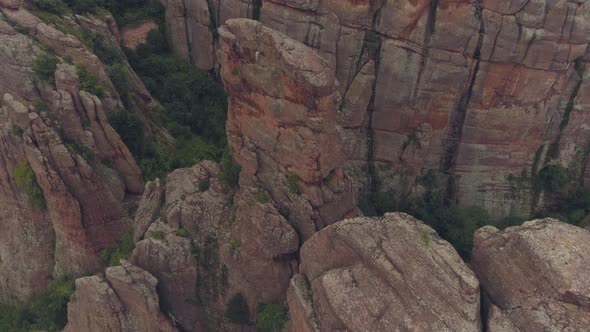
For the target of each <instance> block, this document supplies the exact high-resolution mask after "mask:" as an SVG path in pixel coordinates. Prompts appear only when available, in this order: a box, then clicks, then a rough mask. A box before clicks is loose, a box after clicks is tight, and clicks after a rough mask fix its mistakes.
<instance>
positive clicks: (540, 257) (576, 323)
mask: <svg viewBox="0 0 590 332" xmlns="http://www.w3.org/2000/svg"><path fill="white" fill-rule="evenodd" d="M588 253H590V232H588V231H586V230H584V229H582V228H578V227H575V226H571V225H567V224H564V223H561V222H558V221H557V220H554V219H541V220H534V221H528V222H526V223H524V224H523V225H522V226H517V227H511V228H508V229H506V230H505V231H498V230H497V229H496V228H494V227H491V226H486V227H484V228H481V229H479V230H478V231H477V233H476V236H475V246H474V250H473V261H472V263H473V267H474V269H475V271H476V273H477V276H478V277H479V279H480V281H481V284H482V288H483V289H484V291H485V292H486V293H487V295H488V296H489V302H490V303H489V306H488V307H489V313H488V315H487V316H488V320H487V322H486V324H487V326H488V331H539V330H544V331H583V330H585V329H587V327H588V324H589V323H590V311H589V309H590V280H588V278H586V277H584V276H586V275H588V273H589V272H590V271H589V269H590V264H589V263H588V259H589V256H588Z"/></svg>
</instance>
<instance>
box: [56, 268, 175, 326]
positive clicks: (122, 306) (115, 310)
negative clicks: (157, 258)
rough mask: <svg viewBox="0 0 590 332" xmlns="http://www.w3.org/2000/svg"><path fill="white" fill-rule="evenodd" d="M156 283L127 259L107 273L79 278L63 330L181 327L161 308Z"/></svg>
mask: <svg viewBox="0 0 590 332" xmlns="http://www.w3.org/2000/svg"><path fill="white" fill-rule="evenodd" d="M157 283H158V280H156V278H154V276H152V275H151V274H149V273H148V272H146V271H144V270H142V269H140V268H138V267H137V266H134V265H132V264H130V263H129V262H127V261H122V265H120V266H116V267H110V268H108V269H107V270H106V277H102V276H92V277H84V278H80V279H77V280H76V292H75V293H74V295H73V297H72V300H71V302H70V303H69V304H68V325H67V326H66V328H65V329H64V331H66V332H78V331H121V332H132V331H146V332H147V331H149V332H172V331H178V330H177V328H176V327H175V326H174V325H173V323H172V322H170V321H169V320H168V319H167V317H166V316H165V315H164V314H162V313H161V312H160V305H159V304H158V294H157V293H156V284H157Z"/></svg>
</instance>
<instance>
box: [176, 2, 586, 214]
mask: <svg viewBox="0 0 590 332" xmlns="http://www.w3.org/2000/svg"><path fill="white" fill-rule="evenodd" d="M211 3H212V6H210V7H209V8H210V9H211V10H212V11H213V13H212V14H213V15H210V16H212V17H215V18H217V22H216V23H217V26H221V25H223V24H224V23H225V22H226V21H227V20H228V19H231V18H238V17H244V18H246V17H247V18H255V19H258V20H259V21H260V22H262V23H263V24H265V25H266V26H268V27H270V28H272V29H274V30H276V31H280V32H283V33H285V34H286V35H288V36H289V37H291V38H293V39H295V40H298V41H300V42H302V43H305V44H306V45H308V46H309V47H311V48H314V49H316V50H317V51H318V53H319V54H320V55H321V56H322V57H323V58H324V59H325V60H326V65H327V67H328V68H329V71H330V73H331V74H333V75H334V76H335V77H336V78H337V80H338V81H339V83H340V85H339V86H338V91H339V92H340V93H341V95H342V96H344V98H342V102H341V103H340V104H339V105H338V106H339V108H340V110H341V112H340V113H339V115H338V120H339V121H340V123H341V124H342V125H343V126H344V127H345V128H347V130H346V134H347V135H346V137H347V144H348V146H347V149H346V150H345V153H346V161H347V163H346V169H347V171H348V173H349V174H350V175H351V176H352V177H353V178H354V179H355V180H356V182H357V183H358V184H359V185H361V186H362V187H365V188H367V189H368V190H371V191H372V190H382V191H386V190H393V191H395V192H397V193H398V195H401V196H402V197H401V198H404V196H406V195H409V194H410V193H412V192H415V189H416V187H417V186H418V184H417V182H419V181H416V179H417V178H419V177H420V176H421V175H423V174H425V173H426V172H427V171H428V170H432V171H436V172H441V173H443V174H448V175H452V176H450V177H449V180H448V181H449V184H448V185H447V186H448V187H449V193H451V195H452V196H453V197H451V198H452V199H454V200H456V201H458V202H459V204H462V205H465V206H467V205H474V204H477V205H481V206H483V207H485V208H487V209H488V210H489V211H490V212H491V214H492V215H493V216H494V217H497V218H498V217H503V216H506V215H508V214H516V215H522V216H528V215H529V214H530V213H531V210H532V209H533V210H534V209H535V208H536V207H537V206H538V205H543V204H546V203H544V202H542V201H540V200H538V197H537V193H536V192H535V190H536V189H535V188H533V184H532V182H531V181H530V179H531V178H532V177H534V176H535V175H536V174H537V172H538V171H539V170H540V169H541V168H543V166H545V165H547V164H549V163H559V164H561V165H562V166H564V167H566V168H570V169H576V172H573V173H572V181H573V182H575V183H577V184H581V183H582V181H585V180H584V179H587V178H588V174H590V173H588V171H584V169H586V170H588V169H590V168H589V167H586V166H587V165H586V164H587V162H585V160H586V159H588V158H585V157H584V156H586V154H587V149H586V148H585V147H586V145H587V143H588V140H589V138H590V136H589V132H588V130H587V129H585V128H587V127H588V125H587V124H588V117H587V116H586V115H585V112H583V111H582V112H572V110H573V109H576V110H583V109H585V108H586V107H585V105H586V104H587V101H586V94H585V93H584V92H583V91H585V90H584V88H583V87H584V86H585V85H586V84H587V79H585V76H586V75H585V74H584V73H585V72H586V71H585V67H586V65H585V61H586V59H587V45H588V42H589V41H590V27H589V26H588V24H587V23H585V22H587V21H588V20H589V18H590V16H589V15H590V11H589V10H588V7H589V5H588V4H586V3H584V2H567V1H562V2H559V3H552V2H548V1H542V0H540V1H529V2H525V1H516V2H515V1H512V2H510V1H495V2H492V1H455V2H448V1H426V0H424V1H409V0H395V1H383V2H374V1H352V0H347V1H292V0H262V1H251V0H248V1H244V0H224V1H219V4H218V3H217V1H211ZM181 16H182V15H181ZM185 21H186V27H187V29H188V30H190V29H192V27H193V26H202V25H207V24H209V22H210V21H209V17H208V16H206V15H203V19H201V20H199V19H198V18H197V16H195V15H193V16H190V19H188V17H187V18H185ZM173 38H174V33H173ZM219 48H222V43H221V44H220V45H219ZM219 54H220V56H221V57H223V56H224V55H223V54H224V52H223V51H222V52H220V53H219ZM220 62H221V61H220ZM237 75H241V73H237ZM580 124H586V125H584V126H580ZM550 147H551V149H550ZM547 152H550V153H547ZM523 172H525V173H528V175H527V177H525V178H523V181H514V180H510V179H514V178H520V175H521V174H522V173H523ZM584 173H585V175H584ZM509 175H512V177H509ZM531 175H532V177H531ZM509 178H510V179H509ZM457 179H458V180H457ZM441 189H442V190H444V189H445V188H441Z"/></svg>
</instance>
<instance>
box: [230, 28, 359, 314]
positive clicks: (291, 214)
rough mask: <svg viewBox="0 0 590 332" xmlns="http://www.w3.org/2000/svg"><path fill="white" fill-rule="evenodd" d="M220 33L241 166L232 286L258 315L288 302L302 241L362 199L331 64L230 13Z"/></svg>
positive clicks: (233, 143)
mask: <svg viewBox="0 0 590 332" xmlns="http://www.w3.org/2000/svg"><path fill="white" fill-rule="evenodd" d="M219 36H220V44H221V46H220V49H221V56H220V63H221V77H222V79H223V82H224V85H225V87H226V90H227V91H228V95H229V114H228V122H227V133H228V141H229V144H230V147H231V150H232V154H233V156H234V158H235V159H236V160H237V162H238V163H239V164H240V165H241V166H242V173H241V175H240V189H239V191H238V193H237V194H236V196H235V197H234V203H235V207H236V212H235V217H236V223H235V225H234V226H233V227H232V229H231V239H230V242H229V243H228V244H227V245H226V246H225V249H222V251H221V253H222V255H223V260H224V263H225V264H226V265H227V266H228V268H229V271H230V275H229V285H230V289H231V290H232V292H240V293H242V294H243V295H244V296H245V298H246V300H247V302H248V304H249V306H250V308H251V309H252V310H251V312H253V311H254V308H255V307H256V305H257V304H258V303H276V302H280V301H282V300H284V299H285V291H286V289H287V287H288V284H289V279H290V277H291V276H292V275H293V274H294V273H295V272H296V260H295V258H296V253H297V250H298V248H299V245H300V243H302V242H303V241H304V240H305V239H307V238H309V237H311V236H312V235H313V234H314V233H315V232H316V231H318V230H320V229H322V228H323V227H325V226H327V225H329V224H332V223H334V222H336V221H338V220H340V219H342V218H345V217H347V216H355V215H356V213H357V210H356V206H355V205H356V198H355V194H354V191H353V188H352V181H351V180H350V178H349V177H348V176H347V175H346V174H345V172H344V171H343V170H342V168H341V166H342V165H343V163H344V160H345V155H344V152H343V144H344V138H343V136H342V134H341V132H340V128H339V126H338V125H337V121H336V112H337V107H338V106H337V105H338V103H339V102H340V94H339V92H338V90H337V88H338V83H337V81H336V80H335V77H334V74H333V72H332V71H331V70H330V68H329V66H328V64H327V63H326V62H325V61H324V60H323V59H322V58H321V57H320V56H318V55H317V53H316V52H314V51H313V50H312V49H311V48H309V47H307V46H305V45H303V44H302V43H299V42H297V41H295V40H293V39H291V38H289V37H287V36H285V35H283V34H281V33H279V32H276V31H274V30H271V29H269V28H267V27H265V26H263V25H262V24H260V23H258V22H256V21H252V20H248V19H234V20H229V21H227V22H226V25H224V26H222V27H221V28H219Z"/></svg>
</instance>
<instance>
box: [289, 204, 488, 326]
mask: <svg viewBox="0 0 590 332" xmlns="http://www.w3.org/2000/svg"><path fill="white" fill-rule="evenodd" d="M300 273H301V274H302V275H300V276H296V277H295V278H293V280H292V281H291V286H290V289H289V293H288V294H289V306H290V308H291V314H292V316H291V319H292V321H293V322H294V323H295V324H296V325H295V327H294V331H305V330H308V331H333V330H343V331H397V330H421V331H433V330H436V331H479V330H480V329H481V322H480V317H479V311H480V300H479V282H478V280H477V279H476V277H475V275H474V273H473V272H472V271H471V270H470V269H469V268H468V267H467V265H465V263H464V262H463V261H462V260H461V258H460V257H459V255H458V254H457V252H456V251H455V250H454V249H453V247H452V246H451V245H450V244H449V243H447V242H446V241H444V240H442V239H440V238H439V237H438V235H437V234H436V233H435V232H434V231H433V230H432V229H431V228H430V227H428V226H426V225H424V224H423V223H422V222H420V221H418V220H416V219H414V218H413V217H411V216H409V215H406V214H401V213H395V214H386V215H385V216H384V217H382V218H355V219H348V220H343V221H340V222H338V223H336V224H334V225H331V226H328V227H326V228H325V229H323V230H321V231H320V232H318V233H317V234H316V235H314V236H313V237H312V238H311V239H309V240H308V241H307V242H305V243H304V245H303V247H302V248H301V267H300Z"/></svg>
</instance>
